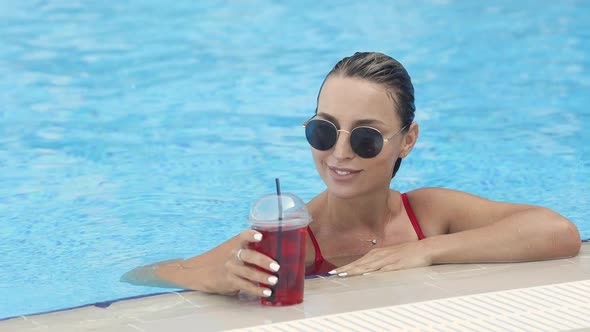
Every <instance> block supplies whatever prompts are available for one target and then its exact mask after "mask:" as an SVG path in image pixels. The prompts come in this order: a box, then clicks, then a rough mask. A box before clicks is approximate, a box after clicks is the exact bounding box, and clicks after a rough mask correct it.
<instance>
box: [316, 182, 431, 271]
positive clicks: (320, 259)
mask: <svg viewBox="0 0 590 332" xmlns="http://www.w3.org/2000/svg"><path fill="white" fill-rule="evenodd" d="M402 202H403V203H404V208H405V209H406V213H407V214H408V217H409V218H410V221H411V222H412V226H413V227H414V231H416V235H418V240H422V239H424V238H425V236H424V233H422V229H420V224H419V223H418V219H416V216H415V215H414V211H412V207H411V206H410V201H408V195H407V194H406V193H403V194H402ZM307 231H308V232H309V237H310V238H311V242H312V243H313V248H314V249H315V262H314V263H313V264H312V265H310V266H308V267H307V268H306V269H305V275H306V276H312V275H318V274H325V273H328V272H329V271H332V270H333V269H335V268H336V265H334V264H332V263H330V262H328V261H327V260H325V259H324V256H322V252H321V251H320V245H319V244H318V240H316V238H315V235H313V232H312V231H311V228H309V226H307Z"/></svg>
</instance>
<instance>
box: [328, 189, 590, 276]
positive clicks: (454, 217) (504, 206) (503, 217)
mask: <svg viewBox="0 0 590 332" xmlns="http://www.w3.org/2000/svg"><path fill="white" fill-rule="evenodd" d="M408 198H409V199H410V204H411V206H412V208H413V210H414V213H415V214H416V216H417V219H418V220H419V222H420V225H421V226H422V230H423V231H424V233H425V235H426V238H425V239H424V240H421V241H411V242H406V243H402V244H400V245H396V246H391V247H382V248H376V249H373V250H371V251H370V252H369V253H367V254H366V255H365V256H363V257H362V258H360V259H359V260H357V261H355V262H352V263H350V264H348V265H346V266H342V267H339V268H337V269H336V270H334V271H332V272H331V273H334V274H338V275H339V276H348V275H356V274H362V273H368V272H372V271H392V270H400V269H408V268H414V267H421V266H428V265H432V264H442V263H484V262H520V261H530V260H542V259H554V258H562V257H569V256H574V255H576V254H577V253H578V252H579V250H580V246H581V241H580V235H579V233H578V229H577V228H576V226H575V225H574V224H572V223H571V222H570V221H569V220H567V219H566V218H564V217H563V216H561V215H559V214H558V213H556V212H554V211H551V210H549V209H547V208H543V207H538V206H532V205H523V204H511V203H502V202H494V201H490V200H487V199H484V198H481V197H477V196H474V195H471V194H467V193H464V192H459V191H454V190H448V189H439V188H424V189H418V190H415V191H412V192H410V193H408Z"/></svg>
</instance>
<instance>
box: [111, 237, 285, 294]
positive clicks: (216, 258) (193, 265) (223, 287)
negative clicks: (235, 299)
mask: <svg viewBox="0 0 590 332" xmlns="http://www.w3.org/2000/svg"><path fill="white" fill-rule="evenodd" d="M261 239H262V234H260V233H258V232H256V231H253V230H245V231H243V232H242V233H240V235H238V236H235V237H233V238H231V239H230V240H228V241H226V242H224V243H222V244H221V245H219V246H217V247H215V248H213V249H211V250H210V251H208V252H206V253H203V254H201V255H199V256H195V257H192V258H189V259H186V260H184V259H177V260H169V261H164V262H159V263H153V264H149V265H146V266H141V267H138V268H135V269H133V270H131V271H129V272H127V273H125V274H124V275H123V276H122V277H121V281H123V282H127V283H130V284H134V285H145V286H154V287H173V288H185V289H193V290H199V291H203V292H208V293H219V294H236V293H238V292H239V291H245V292H247V293H250V294H252V295H255V296H264V297H267V296H269V295H270V293H268V292H270V289H267V288H265V287H260V286H258V285H257V283H264V284H272V283H270V282H269V281H270V279H269V278H270V277H273V276H272V275H270V274H267V273H264V272H261V271H259V270H258V269H256V267H255V266H260V267H263V268H265V269H267V270H268V269H271V270H272V266H274V265H273V264H276V262H275V261H274V260H272V259H271V258H269V257H268V256H265V255H263V254H261V253H259V252H257V251H254V250H250V249H246V247H247V244H248V243H249V242H256V241H260V240H261ZM240 249H243V250H242V251H241V253H240V259H238V257H237V253H238V250H240Z"/></svg>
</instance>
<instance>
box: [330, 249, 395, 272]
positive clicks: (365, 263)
mask: <svg viewBox="0 0 590 332" xmlns="http://www.w3.org/2000/svg"><path fill="white" fill-rule="evenodd" d="M385 254H386V252H385V251H383V250H380V249H373V250H371V251H370V252H368V253H367V254H366V255H365V256H363V257H361V258H359V259H358V260H356V261H354V262H352V263H350V264H348V265H344V266H341V267H339V268H336V269H334V270H333V271H330V272H329V273H330V274H333V275H338V276H339V277H346V276H353V275H359V274H366V273H370V272H374V271H378V270H381V269H382V268H383V267H384V266H386V265H391V264H393V263H394V262H395V261H396V260H395V257H392V256H389V257H384V255H385ZM394 265H395V264H394Z"/></svg>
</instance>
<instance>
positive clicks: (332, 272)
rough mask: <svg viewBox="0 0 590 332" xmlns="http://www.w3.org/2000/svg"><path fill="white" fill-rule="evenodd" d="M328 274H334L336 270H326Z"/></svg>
mask: <svg viewBox="0 0 590 332" xmlns="http://www.w3.org/2000/svg"><path fill="white" fill-rule="evenodd" d="M328 274H336V270H332V271H330V272H328Z"/></svg>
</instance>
